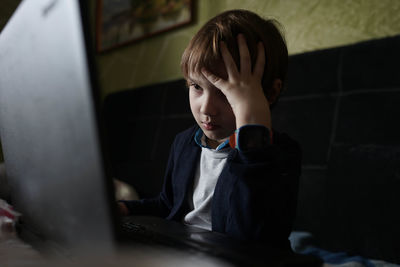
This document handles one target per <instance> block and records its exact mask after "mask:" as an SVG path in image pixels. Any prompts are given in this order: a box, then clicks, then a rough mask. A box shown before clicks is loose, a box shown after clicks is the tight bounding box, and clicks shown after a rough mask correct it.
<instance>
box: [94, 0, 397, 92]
mask: <svg viewBox="0 0 400 267" xmlns="http://www.w3.org/2000/svg"><path fill="white" fill-rule="evenodd" d="M234 8H244V9H249V10H252V11H255V12H257V13H258V14H260V15H262V16H265V17H273V18H276V19H277V20H279V21H280V22H281V23H282V24H283V26H284V29H285V36H286V40H287V44H288V48H289V53H290V54H296V53H301V52H306V51H312V50H316V49H323V48H329V47H335V46H340V45H345V44H350V43H355V42H358V41H363V40H368V39H374V38H380V37H385V36H391V35H396V34H400V1H399V0H247V1H242V0H218V1H215V0H197V1H196V20H195V21H194V23H193V24H192V25H190V26H186V27H184V28H181V29H178V30H175V31H171V32H167V33H164V34H162V35H159V36H155V37H152V38H150V39H147V40H144V41H141V42H139V43H136V44H131V45H128V46H125V47H122V48H117V49H115V50H112V51H110V52H107V53H104V54H99V55H98V62H99V71H100V79H101V84H102V86H103V96H105V95H107V94H108V93H111V92H115V91H119V90H124V89H127V88H134V87H139V86H143V85H149V84H153V83H158V82H165V81H169V80H174V79H179V78H181V77H182V76H181V73H180V68H179V62H180V57H181V54H182V52H183V50H184V48H185V46H186V45H187V43H188V42H189V40H190V38H191V37H192V36H193V34H194V33H195V32H196V31H197V30H198V29H199V28H200V27H201V25H203V24H204V23H205V22H206V21H207V20H208V19H209V18H211V17H213V16H214V15H216V14H218V13H220V12H221V11H223V10H227V9H234Z"/></svg>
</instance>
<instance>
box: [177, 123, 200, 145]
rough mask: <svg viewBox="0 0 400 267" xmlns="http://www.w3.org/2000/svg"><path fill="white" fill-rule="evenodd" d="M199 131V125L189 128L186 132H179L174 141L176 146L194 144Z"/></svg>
mask: <svg viewBox="0 0 400 267" xmlns="http://www.w3.org/2000/svg"><path fill="white" fill-rule="evenodd" d="M198 129H199V126H198V125H193V126H192V127H190V128H187V129H186V130H184V131H182V132H179V133H178V134H177V135H176V136H175V140H174V145H175V146H177V145H188V144H190V143H192V142H193V143H194V136H195V134H196V132H197V130H198Z"/></svg>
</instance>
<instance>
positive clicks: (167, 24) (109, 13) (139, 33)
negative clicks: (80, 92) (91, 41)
mask: <svg viewBox="0 0 400 267" xmlns="http://www.w3.org/2000/svg"><path fill="white" fill-rule="evenodd" d="M192 2H193V1H192V0H97V20H96V24H97V36H96V37H97V38H96V43H97V44H96V45H97V51H99V52H102V51H107V50H110V49H113V48H115V47H119V46H122V45H126V44H128V43H131V42H135V41H139V40H142V39H145V38H147V37H150V36H153V35H156V34H159V33H162V32H165V31H169V30H171V29H175V28H177V27H181V26H183V25H186V24H188V23H190V22H191V21H192V18H193V3H192Z"/></svg>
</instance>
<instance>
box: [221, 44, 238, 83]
mask: <svg viewBox="0 0 400 267" xmlns="http://www.w3.org/2000/svg"><path fill="white" fill-rule="evenodd" d="M220 47H221V48H220V51H221V55H222V59H223V61H224V64H225V68H226V73H227V74H228V77H229V79H231V78H235V77H237V76H238V74H239V73H238V69H237V66H236V63H235V61H234V60H233V58H232V55H231V53H230V52H229V50H228V48H227V47H226V44H225V42H223V41H221V43H220Z"/></svg>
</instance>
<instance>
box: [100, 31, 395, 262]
mask: <svg viewBox="0 0 400 267" xmlns="http://www.w3.org/2000/svg"><path fill="white" fill-rule="evenodd" d="M104 108H105V109H104V110H105V114H106V122H107V126H108V136H109V141H110V142H109V143H110V148H111V149H110V152H111V153H110V155H111V159H112V162H113V166H114V175H115V176H116V177H118V178H120V179H122V180H125V181H127V182H128V183H131V184H133V185H134V186H135V187H136V188H137V190H138V191H139V194H140V195H141V196H143V197H148V196H153V195H155V194H157V192H158V191H159V189H160V187H161V184H162V180H163V172H164V168H165V165H166V160H167V157H168V151H169V146H170V144H171V142H172V140H173V137H174V135H175V134H176V133H177V132H179V131H181V130H182V129H185V128H186V127H188V126H189V125H192V124H194V120H193V119H192V117H191V114H190V109H189V104H188V97H187V91H186V89H185V83H184V81H183V80H179V81H174V82H168V83H163V84H157V85H153V86H148V87H145V88H139V89H136V90H126V91H123V92H120V93H116V94H112V95H110V96H109V97H107V99H106V101H105V103H104ZM272 114H273V115H272V116H273V126H274V128H276V129H278V130H280V131H284V132H287V133H289V134H290V135H291V136H292V137H293V138H295V139H296V140H298V141H299V142H300V144H301V146H302V148H303V153H304V158H303V174H302V177H301V181H300V191H299V205H298V216H297V221H296V225H295V229H296V230H304V231H310V232H312V233H313V234H314V236H315V237H316V238H317V240H318V241H319V242H320V245H321V246H322V247H323V248H326V249H329V250H333V251H348V252H350V253H355V254H359V255H362V256H365V257H369V258H377V259H384V260H387V261H391V262H397V263H400V242H399V241H398V240H399V239H400V212H399V210H400V193H399V191H400V126H399V122H400V37H399V36H397V37H390V38H384V39H379V40H372V41H367V42H362V43H358V44H354V45H349V46H344V47H338V48H333V49H326V50H320V51H315V52H310V53H304V54H299V55H293V56H291V57H290V60H289V77H288V89H287V90H286V91H285V92H284V93H283V95H282V96H281V98H280V101H279V103H278V104H277V106H276V107H275V109H274V110H273V112H272Z"/></svg>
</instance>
